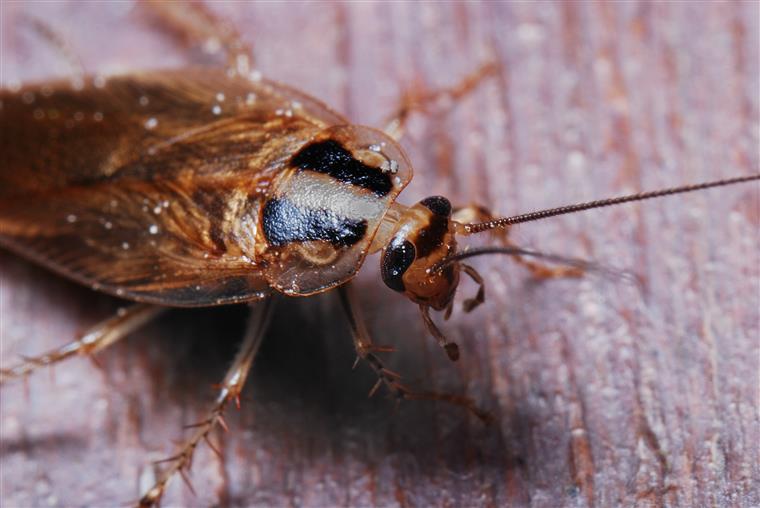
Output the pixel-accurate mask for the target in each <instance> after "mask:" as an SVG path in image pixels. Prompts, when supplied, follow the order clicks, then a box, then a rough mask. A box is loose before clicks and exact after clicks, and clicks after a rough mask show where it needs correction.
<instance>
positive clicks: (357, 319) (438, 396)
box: [338, 283, 491, 422]
mask: <svg viewBox="0 0 760 508" xmlns="http://www.w3.org/2000/svg"><path fill="white" fill-rule="evenodd" d="M338 294H339V296H340V302H341V305H342V306H343V310H344V311H345V313H346V316H347V317H348V321H349V324H350V326H351V334H352V336H353V339H354V347H355V348H356V354H357V356H358V358H361V359H362V360H364V361H366V362H367V364H368V365H369V366H370V367H371V368H372V370H373V371H374V372H375V374H377V377H378V379H377V382H376V383H375V384H374V385H373V386H372V389H371V390H370V392H369V395H370V397H371V396H372V395H374V394H375V392H377V390H378V389H379V388H380V386H381V385H385V387H386V388H387V389H388V391H389V392H390V393H391V394H393V395H394V396H395V397H396V400H401V399H405V400H438V401H442V402H446V403H448V404H454V405H456V406H461V407H463V408H465V409H467V410H468V411H470V412H471V413H472V414H474V415H475V416H477V417H478V418H480V419H481V420H483V421H485V422H488V421H490V420H491V416H490V414H489V413H488V412H486V411H483V410H482V409H480V408H478V406H477V405H476V404H475V403H474V402H473V401H472V400H471V399H469V398H467V397H463V396H461V395H454V394H450V393H438V392H433V391H414V390H412V389H410V388H409V387H407V386H406V385H404V384H403V383H401V381H400V379H401V376H400V375H399V374H397V373H396V372H393V371H392V370H389V369H387V368H385V366H384V365H383V362H382V361H381V360H380V358H378V357H377V355H375V354H374V353H376V352H391V351H393V348H390V347H386V346H375V345H374V344H373V343H372V339H371V338H370V336H369V333H368V331H367V326H366V324H365V322H364V318H363V316H362V315H361V313H360V310H359V307H358V306H357V305H355V304H354V302H355V297H354V295H353V290H352V288H351V284H350V283H349V284H344V285H343V286H340V287H339V288H338Z"/></svg>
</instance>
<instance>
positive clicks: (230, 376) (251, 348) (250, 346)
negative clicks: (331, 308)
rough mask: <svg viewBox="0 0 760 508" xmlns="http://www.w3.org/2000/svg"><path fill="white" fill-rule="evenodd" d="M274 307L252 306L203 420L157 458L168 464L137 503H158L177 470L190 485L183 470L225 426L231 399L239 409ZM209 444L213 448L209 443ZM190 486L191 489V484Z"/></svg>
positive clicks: (270, 304) (265, 303)
mask: <svg viewBox="0 0 760 508" xmlns="http://www.w3.org/2000/svg"><path fill="white" fill-rule="evenodd" d="M273 306H274V304H273V300H272V299H271V298H267V299H266V300H264V301H262V302H259V303H257V304H255V305H254V306H253V307H252V311H251V315H250V316H249V318H248V325H247V327H246V331H245V337H244V338H243V343H242V345H241V346H240V351H238V353H237V355H236V356H235V360H234V361H233V362H232V367H230V369H229V370H228V371H227V374H226V375H225V376H224V380H223V381H222V383H221V385H220V390H219V393H218V395H217V397H216V400H215V401H214V404H213V405H212V406H211V408H210V410H209V411H208V413H207V415H206V418H205V419H203V420H201V421H200V422H198V423H196V424H194V425H192V426H190V427H191V428H192V429H193V432H192V434H191V435H190V437H189V438H187V439H186V440H185V441H184V442H183V443H182V444H181V445H180V447H179V450H178V452H177V453H176V454H175V455H173V456H171V457H169V458H168V459H165V460H162V461H160V462H163V463H168V464H169V465H168V467H167V468H166V469H164V470H163V471H162V472H161V475H160V477H159V479H158V480H157V481H156V483H155V484H154V485H153V486H152V487H151V488H150V489H148V491H147V492H146V493H145V494H144V495H143V497H142V498H141V499H140V506H154V505H156V504H158V503H159V501H160V500H161V496H162V495H163V494H164V491H165V490H166V486H167V484H168V483H169V480H171V479H172V477H173V476H174V475H175V474H176V473H179V474H180V475H181V476H182V478H183V479H185V481H186V482H187V483H188V486H189V485H190V484H189V481H188V480H187V477H186V476H185V475H186V471H187V470H189V469H190V466H191V464H192V458H193V452H194V451H195V448H196V447H197V446H198V444H199V443H200V442H201V440H206V442H208V435H209V433H210V432H211V431H212V430H213V429H214V427H215V426H216V425H217V424H219V425H220V426H221V427H223V428H225V429H226V427H227V425H226V423H225V422H224V417H223V416H224V410H225V408H226V407H227V403H228V402H230V401H231V400H234V401H235V402H236V404H237V406H238V408H239V407H240V392H241V391H242V390H243V386H244V385H245V380H246V378H247V377H248V373H249V372H250V370H251V365H252V364H253V359H254V357H255V356H256V352H257V351H258V349H259V346H260V345H261V341H262V339H263V338H264V332H266V329H267V326H268V325H269V320H270V318H271V316H272V308H273ZM208 444H209V446H211V448H212V449H214V447H213V445H211V443H208ZM190 488H191V490H192V487H190Z"/></svg>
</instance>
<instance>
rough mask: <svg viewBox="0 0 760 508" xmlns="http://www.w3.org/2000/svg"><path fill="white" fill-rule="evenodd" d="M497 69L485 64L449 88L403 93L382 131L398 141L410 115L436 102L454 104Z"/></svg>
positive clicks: (496, 66) (492, 64)
mask: <svg viewBox="0 0 760 508" xmlns="http://www.w3.org/2000/svg"><path fill="white" fill-rule="evenodd" d="M498 69H499V66H498V64H495V63H487V64H484V65H482V66H481V67H480V68H479V69H478V70H477V71H475V72H473V73H472V74H469V75H468V76H465V77H464V79H462V80H461V81H460V82H459V83H457V84H456V85H454V86H452V87H450V88H442V89H439V90H431V91H429V92H423V93H419V94H416V95H415V94H414V93H405V94H404V95H403V96H402V98H401V104H400V105H399V107H398V109H396V111H395V112H394V113H393V115H391V116H390V117H389V118H388V120H387V121H386V124H385V128H384V129H383V130H384V131H385V133H386V134H388V135H389V136H390V137H392V138H393V139H395V140H396V141H398V140H399V139H401V138H402V137H403V136H404V131H405V129H406V122H407V120H408V119H409V116H410V115H411V114H412V113H414V112H415V111H425V110H426V109H427V108H428V107H430V106H431V105H434V104H435V103H437V102H443V101H447V102H448V103H449V104H456V102H457V101H458V100H459V99H460V98H462V97H464V96H465V95H467V94H469V93H471V92H472V91H473V90H475V88H477V87H478V85H480V83H482V82H483V81H484V80H485V79H486V78H487V77H489V76H491V75H492V74H495V73H496V71H498Z"/></svg>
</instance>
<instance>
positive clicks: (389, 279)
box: [380, 240, 416, 292]
mask: <svg viewBox="0 0 760 508" xmlns="http://www.w3.org/2000/svg"><path fill="white" fill-rule="evenodd" d="M415 256H416V252H415V249H414V245H412V243H411V242H409V241H408V240H404V241H403V242H401V243H399V244H395V245H394V244H391V248H390V249H389V250H387V251H386V252H385V253H384V254H383V261H382V263H380V275H381V276H382V278H383V282H385V285H386V286H388V287H389V288H391V289H392V290H394V291H399V292H403V291H404V290H405V288H404V281H403V280H401V277H402V276H403V275H404V272H406V269H407V268H409V266H410V265H411V264H412V262H413V261H414V258H415Z"/></svg>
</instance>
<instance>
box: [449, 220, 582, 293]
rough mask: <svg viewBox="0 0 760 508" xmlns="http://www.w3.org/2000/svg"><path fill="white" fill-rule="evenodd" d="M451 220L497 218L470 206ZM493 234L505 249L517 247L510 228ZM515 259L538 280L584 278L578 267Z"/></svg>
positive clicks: (500, 229)
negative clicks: (548, 264)
mask: <svg viewBox="0 0 760 508" xmlns="http://www.w3.org/2000/svg"><path fill="white" fill-rule="evenodd" d="M451 218H452V220H455V221H456V222H459V223H461V224H470V223H473V222H488V221H490V220H493V219H495V216H494V215H493V214H492V213H491V212H490V211H489V210H488V209H487V208H485V207H482V206H474V205H470V206H466V207H464V208H459V209H457V210H455V211H454V213H453V214H452V216H451ZM491 233H492V235H493V236H494V238H495V239H496V240H497V241H499V243H501V244H502V245H503V246H504V247H517V245H515V244H514V243H513V242H512V241H511V240H510V238H509V228H499V229H493V230H492V231H491ZM513 257H514V260H515V261H516V262H517V263H518V264H520V265H522V266H524V267H525V268H527V269H528V270H529V271H530V273H531V274H532V275H533V276H534V277H536V278H538V279H556V278H561V277H571V278H577V277H581V276H583V269H582V268H580V267H577V266H547V265H545V264H543V263H536V262H535V261H530V260H528V259H525V258H524V257H522V256H520V255H518V254H514V255H513Z"/></svg>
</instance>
